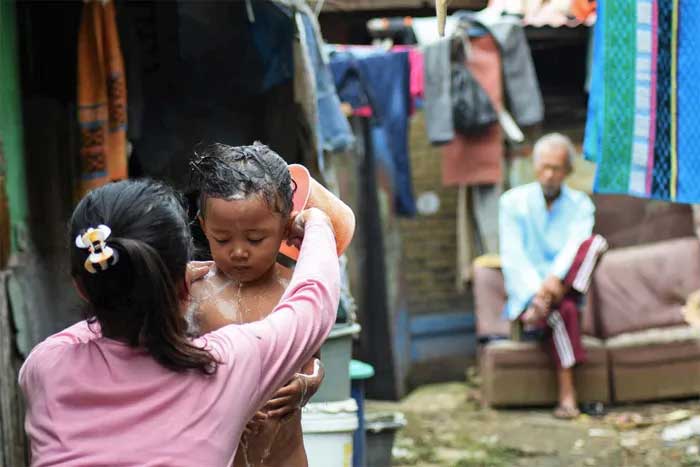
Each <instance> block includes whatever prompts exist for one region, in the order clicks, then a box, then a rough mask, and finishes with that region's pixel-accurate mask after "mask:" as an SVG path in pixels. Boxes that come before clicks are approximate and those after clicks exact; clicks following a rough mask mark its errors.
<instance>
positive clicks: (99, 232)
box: [75, 225, 119, 274]
mask: <svg viewBox="0 0 700 467" xmlns="http://www.w3.org/2000/svg"><path fill="white" fill-rule="evenodd" d="M111 233H112V229H110V228H109V227H107V226H106V225H98V226H97V228H92V227H90V228H89V229H87V231H86V232H85V233H84V234H82V235H78V236H77V237H75V246H77V247H78V248H87V249H88V250H90V255H89V256H88V257H87V259H86V260H85V264H84V266H85V270H86V271H87V272H89V273H91V274H95V273H97V272H98V269H97V268H96V266H97V265H99V266H100V269H101V270H102V271H105V270H107V268H109V267H110V266H114V265H115V264H117V261H119V254H118V253H117V252H116V251H114V249H112V248H110V247H108V246H107V243H106V241H107V237H109V235H110V234H111Z"/></svg>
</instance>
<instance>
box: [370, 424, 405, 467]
mask: <svg viewBox="0 0 700 467" xmlns="http://www.w3.org/2000/svg"><path fill="white" fill-rule="evenodd" d="M405 426H406V418H405V417H404V415H403V414H402V413H401V412H389V413H386V412H385V413H374V414H365V433H366V435H367V467H375V466H376V467H379V466H382V467H383V466H390V465H391V451H392V449H393V448H394V439H395V438H396V432H397V431H398V430H400V429H401V428H403V427H405Z"/></svg>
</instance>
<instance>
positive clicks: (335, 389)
mask: <svg viewBox="0 0 700 467" xmlns="http://www.w3.org/2000/svg"><path fill="white" fill-rule="evenodd" d="M360 329H361V328H360V325H359V324H336V325H335V326H333V329H332V330H331V333H330V335H329V336H328V339H326V342H324V344H323V346H321V361H322V362H323V368H324V369H325V371H326V376H325V377H324V378H323V382H322V383H321V386H320V387H319V388H318V391H316V394H314V396H313V397H312V398H311V402H334V401H343V400H346V399H349V398H350V359H351V357H352V338H353V336H355V335H357V334H358V333H359V332H360Z"/></svg>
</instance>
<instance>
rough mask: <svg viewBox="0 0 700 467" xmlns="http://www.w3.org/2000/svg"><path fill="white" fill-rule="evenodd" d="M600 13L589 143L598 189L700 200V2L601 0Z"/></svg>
mask: <svg viewBox="0 0 700 467" xmlns="http://www.w3.org/2000/svg"><path fill="white" fill-rule="evenodd" d="M598 15H599V20H598V21H597V23H596V30H595V33H594V52H593V54H594V65H593V67H594V68H593V73H592V82H591V95H590V100H589V108H588V121H587V123H586V138H585V141H584V153H585V154H586V157H587V158H589V159H591V160H593V161H595V162H597V164H598V170H597V173H596V180H595V185H594V191H596V192H599V193H624V194H631V195H636V196H642V197H647V198H655V199H662V200H672V201H679V202H698V201H699V200H700V184H698V183H697V182H696V180H697V177H698V176H699V175H700V139H699V138H698V137H696V136H695V135H698V136H700V116H698V115H697V111H696V109H697V103H698V102H699V100H700V75H699V72H700V54H699V53H698V52H700V50H698V49H699V48H698V46H697V45H696V44H698V41H700V38H699V36H698V33H700V2H693V1H683V2H681V1H680V0H616V1H614V2H600V3H599V4H598ZM630 19H632V21H631V20H630Z"/></svg>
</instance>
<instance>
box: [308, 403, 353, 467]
mask: <svg viewBox="0 0 700 467" xmlns="http://www.w3.org/2000/svg"><path fill="white" fill-rule="evenodd" d="M301 429H302V432H303V435H304V448H305V449H306V456H307V457H308V459H309V467H351V466H352V436H353V433H354V432H355V430H356V429H357V403H355V400H354V399H347V400H344V401H339V402H321V403H310V404H307V405H306V407H304V408H303V409H302V413H301Z"/></svg>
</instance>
